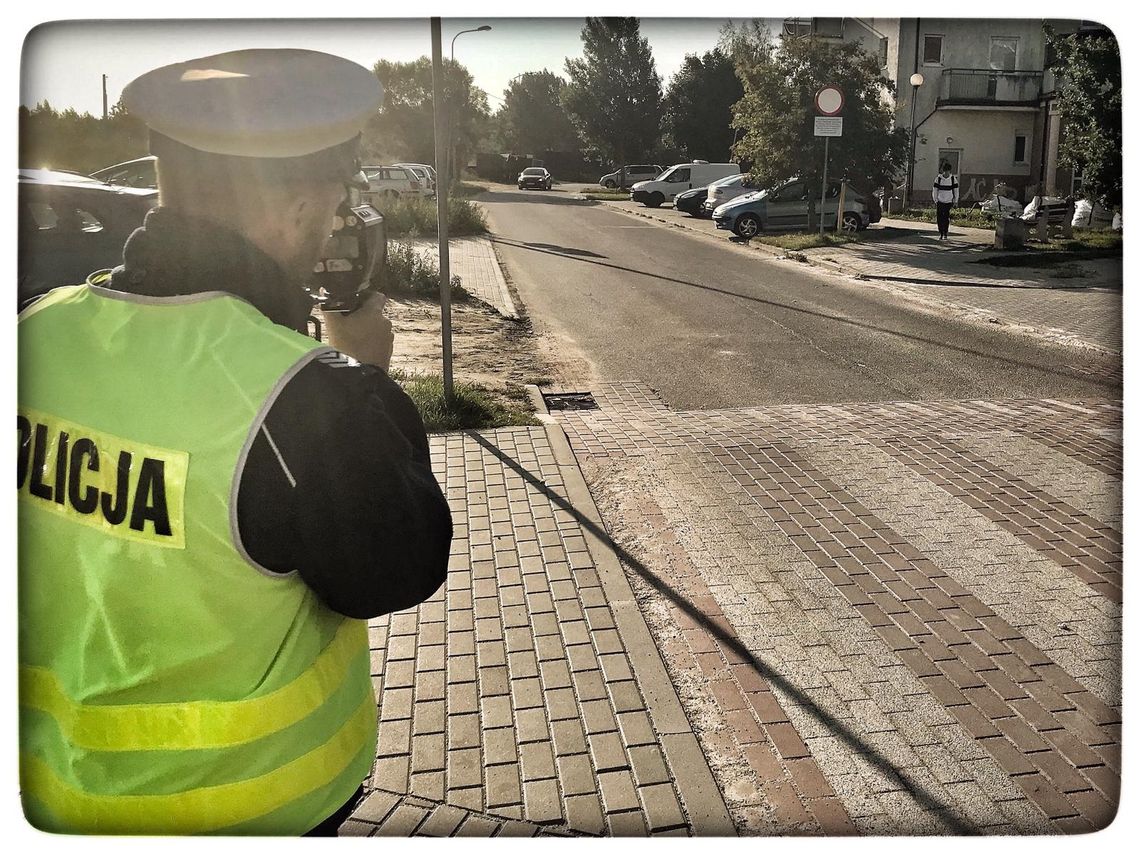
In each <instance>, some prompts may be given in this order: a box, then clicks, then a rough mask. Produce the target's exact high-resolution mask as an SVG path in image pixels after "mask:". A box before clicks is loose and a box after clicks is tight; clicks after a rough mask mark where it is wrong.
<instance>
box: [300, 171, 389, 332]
mask: <svg viewBox="0 0 1140 854" xmlns="http://www.w3.org/2000/svg"><path fill="white" fill-rule="evenodd" d="M354 195H356V194H354V193H351V192H350V194H349V196H348V197H347V198H346V199H345V200H344V201H343V202H341V205H340V207H339V208H337V211H336V216H335V218H334V219H333V230H332V233H331V234H330V235H329V238H328V241H327V242H326V243H325V248H324V250H323V251H322V253H321V259H320V260H319V261H318V262H317V264H316V266H315V267H314V268H313V275H312V278H311V279H310V281H309V284H308V287H307V290H308V292H309V295H310V296H311V297H312V298H313V301H314V302H315V303H316V305H317V307H319V308H320V309H321V311H324V312H341V313H344V314H348V313H351V312H353V311H356V309H358V308H360V306H361V305H363V304H364V301H365V300H366V299H367V298H368V295H369V294H370V293H372V292H373V291H376V290H379V288H380V286H381V285H382V284H383V281H384V261H385V257H384V256H385V254H386V249H387V239H386V235H385V233H384V217H383V216H382V215H381V214H380V212H379V211H377V210H376V209H375V208H374V207H372V206H371V205H363V204H353V201H355V200H356V199H354V198H353V196H354Z"/></svg>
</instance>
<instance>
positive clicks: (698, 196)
mask: <svg viewBox="0 0 1140 854" xmlns="http://www.w3.org/2000/svg"><path fill="white" fill-rule="evenodd" d="M708 195H709V188H708V187H695V188H694V189H692V190H685V192H683V193H678V194H677V195H676V196H674V197H673V207H674V208H675V209H676V210H679V211H681V212H682V213H687V214H688V215H689V216H696V217H701V216H708V214H705V213H703V212H702V211H701V205H702V204H703V203H704V200H705V199H706V198H708Z"/></svg>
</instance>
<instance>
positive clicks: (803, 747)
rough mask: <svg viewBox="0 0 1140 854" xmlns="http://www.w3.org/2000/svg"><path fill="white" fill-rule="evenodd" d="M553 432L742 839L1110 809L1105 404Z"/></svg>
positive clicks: (843, 408)
mask: <svg viewBox="0 0 1140 854" xmlns="http://www.w3.org/2000/svg"><path fill="white" fill-rule="evenodd" d="M594 391H595V396H596V398H597V400H598V403H599V407H600V408H599V409H597V410H583V411H575V412H562V413H558V415H559V418H560V420H561V421H562V423H563V424H564V425H565V426H566V429H567V431H568V435H569V436H570V439H571V444H572V447H573V448H574V450H575V453H576V454H577V456H578V458H579V460H580V461H581V463H582V466H583V470H584V471H586V472H587V473H588V475H589V480H590V485H591V490H592V491H593V493H594V497H595V500H596V501H597V502H598V506H599V507H600V508H601V512H602V513H603V516H604V517H605V518H606V521H607V524H609V525H610V526H611V529H612V530H614V531H615V534H614V537H615V540H616V541H617V544H618V546H619V548H621V549H624V551H623V552H622V560H623V563H625V564H626V566H627V568H628V572H629V574H630V576H631V577H632V578H633V580H634V589H635V590H636V591H638V597H639V601H641V602H642V607H643V611H644V612H645V613H646V614H647V617H648V619H649V621H650V624H651V626H652V629H653V631H654V633H655V635H656V636H657V637H658V638H659V641H660V643H661V650H662V653H663V655H664V657H665V660H666V661H667V662H668V663H669V668H670V673H671V676H672V677H673V679H674V681H675V683H676V684H678V685H679V686H683V690H682V692H681V696H682V698H683V700H684V702H685V704H686V707H687V708H688V709H689V712H690V718H691V719H692V720H693V722H694V725H695V726H696V727H697V730H698V736H699V738H700V740H701V744H702V746H703V747H704V749H705V753H706V755H708V756H709V758H710V761H711V763H712V766H713V769H714V772H715V774H716V776H717V779H718V781H719V782H720V784H721V785H722V788H723V790H724V791H725V796H726V801H727V802H728V806H729V809H730V812H731V814H732V816H733V818H734V819H735V820H736V822H737V825H738V827H740V828H741V830H742V832H743V833H818V832H820V831H821V830H822V831H824V832H836V831H837V829H839V828H842V827H843V826H844V823H845V822H846V823H847V827H848V828H849V829H853V830H856V831H858V832H861V833H891V834H899V833H904V834H909V833H947V832H983V833H987V834H992V833H1018V834H1027V833H1030V834H1031V833H1059V832H1060V833H1070V832H1080V831H1088V830H1092V829H1095V828H1100V827H1103V826H1105V825H1106V823H1107V822H1108V821H1109V820H1110V819H1111V817H1112V815H1113V814H1114V812H1115V809H1116V805H1117V803H1118V799H1119V792H1120V771H1121V765H1120V740H1121V670H1120V652H1121V649H1120V643H1121V593H1122V567H1121V540H1122V523H1121V515H1120V507H1121V493H1120V490H1121V459H1122V446H1121V432H1120V431H1121V407H1120V404H1119V402H1117V401H1054V400H997V401H985V400H975V401H945V402H923V403H874V404H871V403H868V404H843V405H830V406H828V405H805V406H781V407H766V408H757V409H744V410H733V411H723V412H673V411H671V410H669V409H668V408H666V407H665V406H664V405H663V404H662V402H661V401H660V400H659V399H657V398H656V397H655V396H654V395H653V394H652V393H651V392H650V391H649V390H648V389H647V388H646V387H644V386H642V385H639V384H636V383H634V384H611V385H606V386H604V387H602V388H600V389H595V390H594Z"/></svg>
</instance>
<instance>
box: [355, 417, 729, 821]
mask: <svg viewBox="0 0 1140 854" xmlns="http://www.w3.org/2000/svg"><path fill="white" fill-rule="evenodd" d="M551 429H552V432H551V434H550V435H548V433H547V428H544V427H529V428H511V429H502V430H494V431H488V432H484V433H474V432H468V433H462V434H461V433H453V434H446V435H443V436H434V437H432V439H431V446H432V455H433V465H434V468H435V471H436V475H437V477H438V478H439V481H440V483H441V485H442V486H443V488H444V490H445V492H446V494H447V498H448V501H449V503H450V505H451V507H452V513H453V518H454V520H455V524H456V530H455V539H454V542H453V548H452V557H451V568H450V571H449V574H448V580H447V583H446V585H445V588H444V589H442V590H440V591H439V593H437V594H436V595H435V596H433V597H432V598H431V599H430V600H428V601H427V602H425V603H423V604H422V605H420V606H419V607H418V608H415V609H411V610H408V611H404V612H401V613H398V614H393V615H389V616H388V617H384V618H381V619H378V620H374V621H372V622H371V623H370V629H369V632H370V637H371V640H372V648H373V672H374V674H375V685H376V689H377V693H378V695H379V714H380V738H379V757H378V758H377V762H376V766H375V770H374V773H373V775H372V778H371V781H370V789H371V790H370V791H369V793H368V794H367V796H366V798H365V800H364V801H363V802H362V803H361V805H360V806H359V807H358V808H357V810H356V811H355V813H354V814H353V816H352V818H351V819H350V820H349V821H348V822H347V823H346V824H345V825H344V826H343V827H342V831H341V832H342V834H345V835H349V834H351V835H370V834H379V835H399V836H407V835H413V834H415V835H431V836H450V835H457V836H464V835H479V836H490V835H492V834H493V835H496V836H508V835H510V836H516V835H525V836H534V835H539V834H552V833H553V834H557V835H583V836H599V835H607V836H610V835H613V836H630V835H633V836H638V835H681V836H686V835H691V834H694V833H703V834H732V833H733V832H734V831H733V826H732V823H731V821H730V820H729V818H728V814H727V812H726V809H725V806H724V801H723V798H722V797H721V794H720V792H719V791H718V790H717V788H716V786H715V784H714V781H713V777H712V775H711V772H710V770H709V767H708V764H707V762H706V761H705V759H704V757H703V755H702V753H701V750H700V748H699V746H698V744H697V741H696V738H695V737H694V735H693V733H692V730H691V727H690V725H689V722H688V720H687V719H686V717H685V715H684V713H683V711H682V708H681V705H680V702H679V700H678V698H677V695H676V693H675V691H674V689H673V686H672V684H671V683H670V681H669V678H668V676H667V675H666V671H665V668H664V665H663V663H662V661H661V659H660V656H659V654H658V652H657V649H656V647H655V645H654V643H653V641H652V639H651V637H650V636H649V633H648V630H647V628H646V625H645V622H644V620H643V618H642V616H641V614H640V612H639V610H638V608H637V604H636V602H635V601H634V600H633V596H632V593H631V590H630V587H629V585H628V583H627V582H626V580H625V577H624V575H623V574H622V572H621V569H620V566H619V565H618V563H617V560H616V558H615V557H614V556H613V553H612V551H611V550H610V548H609V547H608V545H607V543H606V540H605V538H604V534H602V532H601V529H600V527H599V520H598V518H597V516H596V511H595V510H594V509H593V505H592V503H591V502H590V498H589V493H588V491H587V490H586V487H585V483H584V481H582V478H581V474H580V473H579V471H578V468H577V465H576V463H575V461H574V458H573V456H572V455H571V454H570V452H569V446H568V445H567V444H566V440H565V437H564V436H563V435H562V433H561V431H560V430H559V429H558V428H551Z"/></svg>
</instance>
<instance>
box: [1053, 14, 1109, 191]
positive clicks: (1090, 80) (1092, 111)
mask: <svg viewBox="0 0 1140 854" xmlns="http://www.w3.org/2000/svg"><path fill="white" fill-rule="evenodd" d="M1045 38H1046V41H1047V44H1048V45H1049V47H1050V48H1052V50H1053V51H1055V52H1056V61H1055V62H1054V63H1053V65H1052V70H1053V73H1054V75H1056V79H1057V104H1058V105H1059V107H1060V109H1061V115H1062V116H1063V117H1064V122H1065V127H1064V132H1063V134H1062V136H1061V140H1060V145H1059V149H1058V155H1059V158H1060V160H1061V162H1062V163H1064V164H1066V165H1068V166H1072V167H1074V168H1077V169H1080V170H1081V176H1082V177H1083V179H1084V192H1085V195H1086V196H1087V197H1088V198H1090V199H1094V200H1096V201H1097V202H1099V203H1100V204H1102V205H1104V206H1105V207H1107V208H1113V207H1116V206H1117V205H1119V204H1120V203H1121V201H1122V199H1123V188H1124V183H1123V166H1124V164H1123V160H1122V158H1121V140H1122V136H1121V133H1122V112H1121V101H1120V45H1119V44H1118V43H1117V41H1116V38H1115V37H1114V36H1113V35H1112V33H1110V32H1108V31H1105V32H1104V33H1103V34H1100V33H1098V34H1096V35H1089V34H1085V33H1073V34H1070V35H1066V36H1060V35H1058V34H1057V33H1056V32H1055V31H1054V30H1053V29H1052V28H1050V27H1048V26H1046V27H1045Z"/></svg>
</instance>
